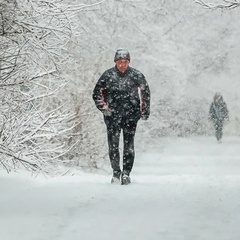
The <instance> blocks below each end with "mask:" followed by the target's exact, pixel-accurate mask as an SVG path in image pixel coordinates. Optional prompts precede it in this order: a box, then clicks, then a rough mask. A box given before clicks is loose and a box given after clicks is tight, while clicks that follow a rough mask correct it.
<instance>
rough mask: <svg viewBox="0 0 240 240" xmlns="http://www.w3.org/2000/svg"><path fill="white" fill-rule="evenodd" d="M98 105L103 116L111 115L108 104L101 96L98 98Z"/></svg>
mask: <svg viewBox="0 0 240 240" xmlns="http://www.w3.org/2000/svg"><path fill="white" fill-rule="evenodd" d="M98 103H99V105H100V106H101V107H102V113H103V114H104V115H105V116H111V115H112V111H111V109H110V108H109V106H108V104H107V103H106V102H105V101H104V100H103V99H102V98H101V99H99V100H98Z"/></svg>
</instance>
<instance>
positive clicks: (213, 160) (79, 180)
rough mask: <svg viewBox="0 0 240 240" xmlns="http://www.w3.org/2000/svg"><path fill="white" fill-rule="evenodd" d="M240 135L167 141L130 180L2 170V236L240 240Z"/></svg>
mask: <svg viewBox="0 0 240 240" xmlns="http://www.w3.org/2000/svg"><path fill="white" fill-rule="evenodd" d="M239 146H240V138H239V137H229V136H226V137H224V138H223V142H222V143H221V144H218V143H217V142H216V140H215V139H214V137H194V138H176V139H162V140H161V142H159V145H158V146H156V147H155V148H153V149H152V150H151V151H149V152H142V153H141V152H137V153H136V161H135V165H134V169H133V172H132V175H131V177H132V184H131V185H128V186H121V185H111V184H110V179H111V170H110V168H109V167H106V168H105V170H106V171H101V172H100V171H99V172H95V173H83V172H77V171H75V174H74V175H73V176H64V177H58V178H51V179H43V178H42V177H38V178H31V177H29V176H26V175H24V176H23V175H22V174H21V175H20V174H18V173H11V174H9V175H8V174H6V173H5V172H4V171H1V172H0V229H1V231H0V232H1V239H2V240H50V239H51V240H76V239H82V240H96V239H97V240H123V239H124V240H133V239H137V240H140V239H141V240H159V239H162V240H193V239H194V240H205V239H206V240H239V239H240V229H239V222H240V201H239V199H240V174H239V173H240V148H239Z"/></svg>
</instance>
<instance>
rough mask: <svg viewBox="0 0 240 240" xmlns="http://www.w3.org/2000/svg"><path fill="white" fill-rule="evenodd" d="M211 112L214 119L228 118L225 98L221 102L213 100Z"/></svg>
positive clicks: (222, 119)
mask: <svg viewBox="0 0 240 240" xmlns="http://www.w3.org/2000/svg"><path fill="white" fill-rule="evenodd" d="M209 114H210V117H211V119H212V120H213V121H224V119H228V109H227V105H226V103H225V102H224V101H223V100H221V101H219V102H217V101H213V102H212V104H211V106H210V110H209Z"/></svg>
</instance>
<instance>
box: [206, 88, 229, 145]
mask: <svg viewBox="0 0 240 240" xmlns="http://www.w3.org/2000/svg"><path fill="white" fill-rule="evenodd" d="M209 115H210V116H209V117H210V119H211V120H212V122H213V125H214V128H215V136H216V138H217V141H221V139H222V135H223V133H222V132H223V125H224V122H225V120H229V115H228V109H227V104H226V103H225V101H224V100H223V97H222V95H221V94H220V93H216V94H215V95H214V97H213V102H212V103H211V106H210V110H209Z"/></svg>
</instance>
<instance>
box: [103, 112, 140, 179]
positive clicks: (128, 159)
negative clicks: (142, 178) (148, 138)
mask: <svg viewBox="0 0 240 240" xmlns="http://www.w3.org/2000/svg"><path fill="white" fill-rule="evenodd" d="M137 122H138V120H129V119H126V118H125V117H118V118H112V117H106V118H105V123H106V126H107V135H108V147H109V158H110V162H111V167H112V169H113V172H114V173H115V174H117V173H121V168H120V153H119V140H120V134H121V130H122V132H123V169H122V170H123V172H124V173H126V174H128V175H129V174H130V172H131V170H132V167H133V163H134V157H135V151H134V136H135V132H136V127H137Z"/></svg>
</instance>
